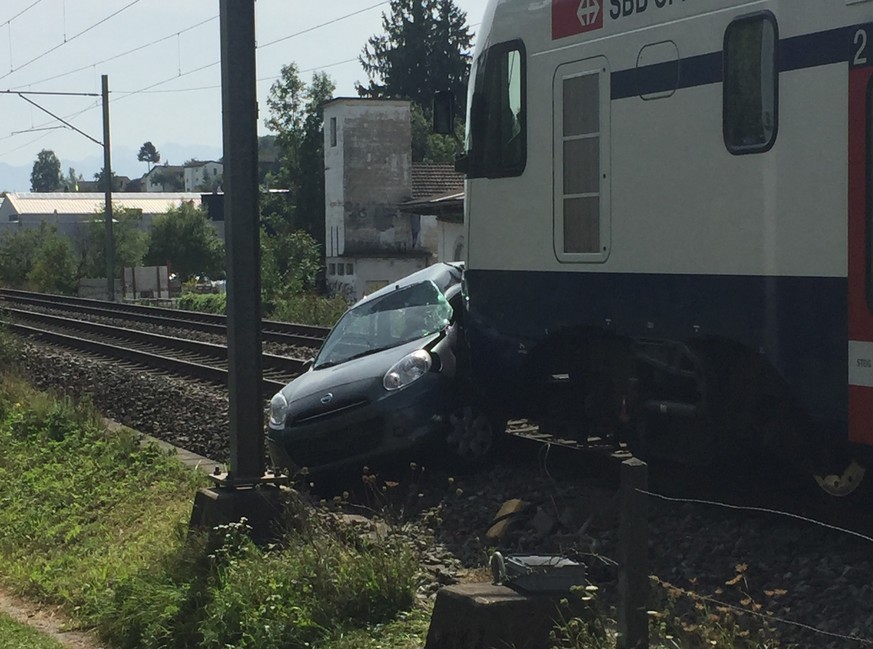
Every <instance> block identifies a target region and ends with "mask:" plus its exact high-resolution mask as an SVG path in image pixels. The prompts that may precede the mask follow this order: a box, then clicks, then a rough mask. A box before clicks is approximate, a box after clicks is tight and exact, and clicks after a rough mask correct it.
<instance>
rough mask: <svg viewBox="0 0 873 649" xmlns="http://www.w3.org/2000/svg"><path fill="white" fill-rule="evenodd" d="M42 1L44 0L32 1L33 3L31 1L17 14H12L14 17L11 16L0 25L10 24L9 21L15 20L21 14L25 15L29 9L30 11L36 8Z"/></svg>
mask: <svg viewBox="0 0 873 649" xmlns="http://www.w3.org/2000/svg"><path fill="white" fill-rule="evenodd" d="M40 2H42V0H36V2H32V3H30V4H29V5H28V6H27V7H25V8H24V9H22V10H21V11H19V12H18V13H17V14H15V15H14V16H12V18H10V19H9V20H7V21H6V22H4V23H0V25H8V24H9V23H11V22H12V21H13V20H15V19H16V18H18V17H19V16H23V15H24V14H26V13H27V12H28V11H30V10H31V9H33V8H34V7H35V6H36V5H38V4H39V3H40Z"/></svg>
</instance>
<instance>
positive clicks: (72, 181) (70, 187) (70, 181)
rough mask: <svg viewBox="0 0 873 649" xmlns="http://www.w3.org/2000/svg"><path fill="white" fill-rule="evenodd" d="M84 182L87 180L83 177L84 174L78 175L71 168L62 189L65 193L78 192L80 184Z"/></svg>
mask: <svg viewBox="0 0 873 649" xmlns="http://www.w3.org/2000/svg"><path fill="white" fill-rule="evenodd" d="M83 180H85V179H84V178H83V177H82V174H77V173H76V170H75V169H73V168H72V167H70V168H69V169H68V170H67V175H66V176H65V177H64V179H63V186H62V189H63V190H64V191H65V192H77V191H79V183H80V182H82V181H83Z"/></svg>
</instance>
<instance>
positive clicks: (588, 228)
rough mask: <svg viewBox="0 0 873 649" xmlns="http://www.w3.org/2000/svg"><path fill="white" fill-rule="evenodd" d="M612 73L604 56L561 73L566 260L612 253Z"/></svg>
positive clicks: (560, 193) (561, 244)
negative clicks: (609, 71) (610, 214)
mask: <svg viewBox="0 0 873 649" xmlns="http://www.w3.org/2000/svg"><path fill="white" fill-rule="evenodd" d="M608 79H609V73H608V70H607V68H606V60H605V59H602V58H597V59H592V60H589V61H580V62H578V63H570V64H566V65H563V66H561V67H560V68H558V73H557V75H556V77H555V89H554V97H555V144H554V146H555V156H554V159H555V175H554V182H555V209H556V224H555V226H556V227H555V252H556V254H557V256H558V259H560V260H561V261H570V262H572V261H580V262H585V261H588V262H591V261H593V262H599V261H603V260H605V259H606V257H607V255H608V254H609V201H608V198H609V197H608V188H609V185H608V182H607V176H608V167H609V147H608V142H607V139H608V133H609V86H608Z"/></svg>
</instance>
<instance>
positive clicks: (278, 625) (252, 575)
mask: <svg viewBox="0 0 873 649" xmlns="http://www.w3.org/2000/svg"><path fill="white" fill-rule="evenodd" d="M16 354H17V349H16V345H15V344H14V343H13V342H11V340H10V339H9V337H8V336H5V335H4V334H3V332H2V331H0V368H3V369H8V368H10V367H14V366H15V364H16V359H15V356H16ZM203 481H204V479H203V478H201V477H200V476H198V475H197V474H196V473H195V472H193V471H191V470H189V469H187V468H185V467H183V466H182V465H181V464H179V463H178V462H177V460H176V459H175V458H174V457H171V456H169V455H168V454H167V453H166V452H165V451H162V450H161V449H159V448H158V447H157V446H155V445H145V446H143V445H142V444H141V440H140V438H139V436H138V435H137V434H135V433H133V432H131V431H128V432H121V433H111V434H110V433H108V432H107V431H106V430H105V428H104V426H103V425H102V420H101V419H100V417H99V415H98V413H97V412H96V411H95V410H94V409H93V408H92V407H91V406H89V404H87V403H74V402H72V401H70V400H68V399H65V398H55V397H52V396H47V395H45V394H41V393H38V392H35V391H34V390H32V389H31V388H29V387H28V386H27V385H26V384H24V383H23V382H22V381H21V380H20V379H18V378H16V377H14V376H11V375H9V374H8V373H6V374H3V375H0V583H2V585H3V586H4V587H5V588H7V589H9V590H11V591H12V592H14V593H16V594H18V595H20V596H23V597H26V598H28V599H31V600H34V601H37V602H43V603H50V604H55V605H60V606H62V608H63V609H64V610H65V611H66V612H67V613H68V614H70V615H71V616H72V617H73V618H74V619H75V620H76V622H77V623H79V624H81V625H82V626H83V627H87V628H94V629H95V630H96V631H97V633H98V635H99V636H100V637H101V638H102V639H103V640H105V641H106V642H108V643H109V644H110V645H111V646H113V647H118V648H121V649H127V648H130V649H133V648H134V647H135V648H137V649H158V648H161V649H166V648H182V647H186V648H188V647H190V648H194V647H198V648H201V647H202V648H206V649H230V648H233V649H267V648H274V647H282V648H288V649H294V648H298V647H299V648H303V647H311V648H316V649H317V648H319V647H323V648H325V649H345V648H347V647H348V648H350V647H362V648H367V647H373V648H376V647H385V648H386V649H405V648H406V647H414V646H419V645H420V644H421V641H422V639H423V634H424V632H425V631H426V628H427V627H426V625H427V612H426V611H423V610H421V609H420V608H419V607H418V606H417V605H416V603H415V602H416V599H415V587H416V584H417V579H418V567H417V563H416V561H415V560H414V558H413V555H412V552H411V551H410V550H409V548H408V547H407V546H406V541H403V540H400V537H397V538H395V537H394V536H393V535H391V534H388V535H387V537H386V538H379V539H367V538H362V537H361V536H360V535H359V534H358V533H356V532H353V531H351V530H350V529H349V528H348V527H346V526H343V525H340V524H338V523H337V522H336V519H335V518H334V517H332V516H330V515H326V514H325V512H323V511H321V510H319V509H318V508H316V507H314V506H311V505H309V504H308V503H304V502H303V501H302V500H300V499H299V498H298V497H297V496H296V495H295V494H294V492H289V494H288V504H289V511H290V514H289V516H288V520H287V522H286V524H285V525H283V527H282V529H283V530H284V531H283V532H282V534H281V535H280V536H279V537H278V538H277V540H276V542H275V543H274V544H272V545H270V546H268V547H258V546H255V545H254V544H253V543H252V542H251V541H250V540H249V537H248V535H247V534H246V532H247V529H246V528H247V526H246V523H245V521H244V520H243V521H240V522H238V523H235V524H231V525H227V526H224V527H221V528H216V529H215V530H213V531H212V533H211V534H194V533H189V531H188V529H187V522H188V519H189V517H190V513H191V505H192V503H193V499H194V493H195V490H196V489H197V488H198V487H200V486H202V485H203ZM374 629H377V630H374ZM14 646H15V645H13V647H14ZM34 646H35V645H34Z"/></svg>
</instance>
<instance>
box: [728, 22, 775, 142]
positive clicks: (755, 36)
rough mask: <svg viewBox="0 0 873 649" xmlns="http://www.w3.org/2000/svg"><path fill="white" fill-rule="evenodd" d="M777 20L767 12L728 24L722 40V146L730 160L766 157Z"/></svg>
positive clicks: (770, 134) (771, 134) (772, 108)
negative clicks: (735, 157) (734, 158)
mask: <svg viewBox="0 0 873 649" xmlns="http://www.w3.org/2000/svg"><path fill="white" fill-rule="evenodd" d="M778 42H779V37H778V33H777V27H776V18H775V17H774V16H773V14H771V13H769V12H764V13H759V14H754V15H751V16H744V17H742V18H739V19H737V20H735V21H733V22H732V23H731V24H730V25H729V26H728V28H727V31H726V32H725V36H724V98H723V114H722V117H723V129H724V142H725V146H727V149H728V151H730V152H731V153H733V154H734V155H743V154H747V153H761V152H764V151H769V150H770V149H771V148H772V147H773V144H774V143H775V141H776V133H777V126H778V96H779V85H778V79H779V77H778V73H777V69H776V45H777V43H778Z"/></svg>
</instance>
